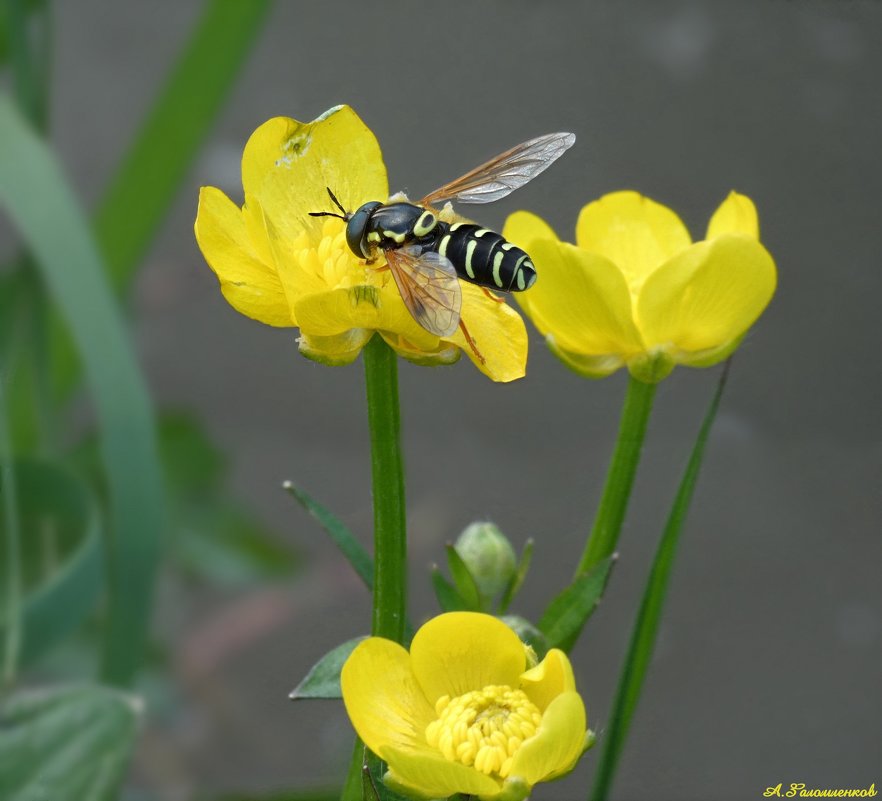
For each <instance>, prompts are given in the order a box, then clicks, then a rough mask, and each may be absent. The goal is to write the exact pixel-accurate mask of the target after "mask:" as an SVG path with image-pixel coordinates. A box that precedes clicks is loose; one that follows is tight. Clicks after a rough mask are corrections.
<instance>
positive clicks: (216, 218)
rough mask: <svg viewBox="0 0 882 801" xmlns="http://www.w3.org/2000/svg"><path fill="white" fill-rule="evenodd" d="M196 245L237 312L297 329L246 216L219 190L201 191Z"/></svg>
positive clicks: (273, 271) (264, 321)
mask: <svg viewBox="0 0 882 801" xmlns="http://www.w3.org/2000/svg"><path fill="white" fill-rule="evenodd" d="M195 230H196V241H197V242H198V243H199V248H200V250H201V251H202V255H203V256H205V260H206V261H207V262H208V264H209V266H210V267H211V269H212V270H214V272H215V274H216V275H217V277H218V280H219V281H220V285H221V291H222V292H223V294H224V297H225V298H226V299H227V302H228V303H229V304H230V305H231V306H232V307H233V308H234V309H236V311H239V312H241V313H242V314H245V315H247V316H248V317H252V318H253V319H255V320H260V322H262V323H267V324H268V325H276V326H291V325H294V319H293V317H292V314H291V308H290V306H289V304H288V301H287V298H286V296H285V291H284V289H283V287H282V282H281V281H280V279H279V276H278V275H277V273H276V270H275V268H274V267H273V266H272V265H271V264H266V263H265V262H264V261H262V260H261V259H260V257H259V255H258V253H257V250H256V249H255V247H254V246H253V244H252V242H251V239H250V237H249V236H248V231H247V229H246V225H245V221H244V219H243V217H242V212H241V211H240V210H239V209H238V208H237V207H236V205H235V204H234V203H233V202H232V201H231V200H230V199H229V198H228V197H227V196H226V195H225V194H224V193H223V192H221V191H220V190H219V189H215V188H214V187H213V186H204V187H202V189H201V190H200V191H199V211H198V212H197V214H196V225H195Z"/></svg>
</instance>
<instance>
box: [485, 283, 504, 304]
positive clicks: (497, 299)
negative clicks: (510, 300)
mask: <svg viewBox="0 0 882 801" xmlns="http://www.w3.org/2000/svg"><path fill="white" fill-rule="evenodd" d="M481 291H482V292H483V293H484V294H485V295H486V296H487V297H488V298H490V300H495V301H496V302H497V303H505V298H501V297H500V296H499V295H494V294H493V293H492V292H491V291H490V290H489V289H487V287H485V286H482V287H481Z"/></svg>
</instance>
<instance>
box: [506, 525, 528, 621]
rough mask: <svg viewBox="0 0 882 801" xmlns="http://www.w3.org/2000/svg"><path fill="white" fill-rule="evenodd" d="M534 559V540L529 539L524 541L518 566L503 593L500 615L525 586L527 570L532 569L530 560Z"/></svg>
mask: <svg viewBox="0 0 882 801" xmlns="http://www.w3.org/2000/svg"><path fill="white" fill-rule="evenodd" d="M532 561H533V540H532V539H529V540H527V541H526V542H525V543H524V550H523V551H521V558H520V559H519V560H518V568H517V570H515V573H514V575H513V576H512V577H511V581H509V582H508V586H507V587H506V588H505V591H504V592H503V593H502V600H500V602H499V614H500V615H501V614H504V613H505V611H506V609H508V607H509V606H510V605H511V602H512V601H513V600H514V598H515V596H516V595H517V594H518V593H519V592H520V590H521V587H523V585H524V579H525V578H526V577H527V572H528V571H529V570H530V562H532Z"/></svg>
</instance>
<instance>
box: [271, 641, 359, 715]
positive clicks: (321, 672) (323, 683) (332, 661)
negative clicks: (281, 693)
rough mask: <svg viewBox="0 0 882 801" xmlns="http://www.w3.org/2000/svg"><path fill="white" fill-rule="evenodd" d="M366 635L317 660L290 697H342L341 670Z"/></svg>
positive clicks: (295, 698)
mask: <svg viewBox="0 0 882 801" xmlns="http://www.w3.org/2000/svg"><path fill="white" fill-rule="evenodd" d="M364 639H366V638H365V637H355V638H353V639H351V640H347V641H346V642H344V643H342V644H340V645H338V646H337V647H336V648H334V649H332V650H330V651H328V653H326V654H325V655H324V656H323V657H322V658H321V659H319V661H318V662H316V663H315V664H314V665H313V666H312V667H311V668H310V669H309V673H307V674H306V676H305V677H304V679H303V681H301V682H300V684H298V685H297V686H296V687H295V688H294V689H293V690H291V693H290V694H289V695H288V697H289V698H290V699H291V700H292V701H300V700H301V699H303V698H342V697H343V693H342V691H341V690H340V671H341V670H343V665H344V663H345V662H346V660H347V659H349V655H350V654H351V653H352V652H353V651H354V650H355V646H357V645H358V644H359V643H360V642H362V640H364Z"/></svg>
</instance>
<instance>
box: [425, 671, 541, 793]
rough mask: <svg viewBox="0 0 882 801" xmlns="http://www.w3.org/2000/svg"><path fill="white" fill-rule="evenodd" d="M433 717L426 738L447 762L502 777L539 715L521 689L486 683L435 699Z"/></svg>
mask: <svg viewBox="0 0 882 801" xmlns="http://www.w3.org/2000/svg"><path fill="white" fill-rule="evenodd" d="M435 712H436V713H437V715H438V719H437V720H435V721H433V722H432V723H430V724H429V725H428V727H427V728H426V740H427V741H428V743H429V745H431V746H432V747H434V748H437V749H438V750H439V751H440V752H441V753H442V754H443V755H444V756H445V758H447V759H449V760H450V761H451V762H461V763H462V764H463V765H466V766H467V767H474V768H475V770H477V771H480V772H481V773H486V774H487V775H495V776H498V777H499V778H500V779H504V778H506V777H507V776H508V774H509V773H510V771H511V765H512V761H513V759H514V755H515V754H516V753H517V750H518V749H519V748H520V747H521V744H522V743H523V742H524V740H527V739H529V738H530V737H532V736H533V735H534V734H535V733H536V727H537V726H539V724H540V723H541V722H542V715H541V713H540V712H539V710H538V709H537V708H536V706H535V704H533V703H532V701H530V699H529V698H527V696H526V694H525V693H524V691H523V690H512V689H511V688H510V687H506V686H494V685H491V686H488V687H485V688H484V689H483V690H474V691H472V692H469V693H466V694H465V695H460V696H457V697H456V698H451V697H450V696H449V695H443V696H441V698H439V699H438V701H437V703H436V704H435Z"/></svg>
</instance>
